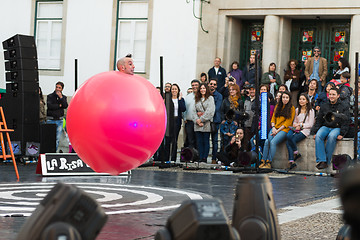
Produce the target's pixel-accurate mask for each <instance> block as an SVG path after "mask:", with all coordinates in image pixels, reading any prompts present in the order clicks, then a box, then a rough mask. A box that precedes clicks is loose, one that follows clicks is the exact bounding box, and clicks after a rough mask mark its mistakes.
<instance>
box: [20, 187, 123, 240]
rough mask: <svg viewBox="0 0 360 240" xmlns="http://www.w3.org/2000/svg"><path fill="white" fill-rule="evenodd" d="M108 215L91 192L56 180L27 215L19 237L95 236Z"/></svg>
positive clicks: (86, 239) (78, 239) (76, 239)
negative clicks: (33, 209)
mask: <svg viewBox="0 0 360 240" xmlns="http://www.w3.org/2000/svg"><path fill="white" fill-rule="evenodd" d="M107 218H108V217H107V215H106V214H105V212H104V210H103V209H102V208H101V206H100V204H98V203H97V202H96V200H94V199H93V198H92V197H91V196H90V195H89V194H88V193H85V192H84V191H83V190H81V189H79V188H77V187H76V186H73V185H67V184H64V183H57V184H56V185H55V187H54V188H53V189H52V190H51V191H50V192H49V193H48V194H47V195H46V197H45V198H44V199H43V200H41V202H40V204H39V205H38V206H37V207H36V209H35V211H34V212H33V214H32V215H31V216H30V217H29V218H27V219H26V222H25V223H24V225H23V226H22V227H21V229H20V232H19V234H18V236H17V238H16V239H18V240H23V239H27V240H40V239H47V240H60V239H67V240H81V239H82V240H95V239H96V237H97V235H98V234H99V233H100V230H101V229H102V227H103V226H104V225H105V223H106V221H107ZM119 239H121V237H119Z"/></svg>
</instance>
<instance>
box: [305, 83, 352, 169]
mask: <svg viewBox="0 0 360 240" xmlns="http://www.w3.org/2000/svg"><path fill="white" fill-rule="evenodd" d="M339 97H340V90H339V89H337V88H332V89H330V91H329V100H328V101H327V102H326V103H324V104H323V105H321V108H320V111H319V114H318V116H317V118H316V122H315V124H314V126H313V128H312V129H311V134H316V135H314V139H315V154H316V162H317V165H316V168H317V169H319V170H320V169H324V168H327V167H328V163H330V161H331V157H332V154H333V152H334V150H335V147H336V141H337V140H341V139H343V137H344V136H345V134H346V133H347V131H348V129H349V122H350V113H349V107H348V106H347V105H346V104H344V103H342V102H341V100H340V99H339ZM325 140H326V146H325Z"/></svg>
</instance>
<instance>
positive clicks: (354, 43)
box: [349, 15, 360, 87]
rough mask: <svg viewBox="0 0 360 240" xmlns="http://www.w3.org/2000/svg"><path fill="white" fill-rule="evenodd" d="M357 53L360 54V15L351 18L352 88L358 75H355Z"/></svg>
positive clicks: (350, 58) (350, 57) (350, 55)
mask: <svg viewBox="0 0 360 240" xmlns="http://www.w3.org/2000/svg"><path fill="white" fill-rule="evenodd" d="M356 52H359V54H360V15H354V16H352V18H351V27H350V51H349V62H350V65H351V81H350V84H351V86H352V87H354V81H355V74H356V73H355V53H356ZM359 57H360V56H359Z"/></svg>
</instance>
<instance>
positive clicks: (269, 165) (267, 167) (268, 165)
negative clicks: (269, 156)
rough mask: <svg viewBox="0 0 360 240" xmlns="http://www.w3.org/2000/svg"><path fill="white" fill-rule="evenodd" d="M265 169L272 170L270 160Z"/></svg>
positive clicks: (267, 161)
mask: <svg viewBox="0 0 360 240" xmlns="http://www.w3.org/2000/svg"><path fill="white" fill-rule="evenodd" d="M263 168H265V169H271V162H270V161H269V160H266V163H265V166H264V167H263Z"/></svg>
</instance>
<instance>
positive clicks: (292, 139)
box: [286, 130, 306, 161]
mask: <svg viewBox="0 0 360 240" xmlns="http://www.w3.org/2000/svg"><path fill="white" fill-rule="evenodd" d="M286 138H287V141H286V147H287V149H288V153H289V161H290V160H294V151H297V146H296V143H298V142H300V141H301V140H303V139H305V138H306V136H305V135H304V134H302V133H301V132H298V133H296V132H294V131H292V130H290V131H289V132H288V134H287V135H286Z"/></svg>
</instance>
